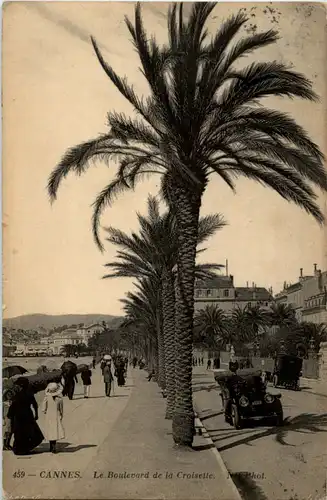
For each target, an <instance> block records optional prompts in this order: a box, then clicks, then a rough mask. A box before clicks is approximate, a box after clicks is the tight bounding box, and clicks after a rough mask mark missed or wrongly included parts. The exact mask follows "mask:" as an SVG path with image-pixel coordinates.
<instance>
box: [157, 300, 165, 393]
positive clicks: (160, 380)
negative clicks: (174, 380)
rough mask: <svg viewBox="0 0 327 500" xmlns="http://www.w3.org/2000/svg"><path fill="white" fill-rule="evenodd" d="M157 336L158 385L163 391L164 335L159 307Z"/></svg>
mask: <svg viewBox="0 0 327 500" xmlns="http://www.w3.org/2000/svg"><path fill="white" fill-rule="evenodd" d="M157 335H158V372H157V373H158V385H159V387H160V388H161V389H165V387H166V380H165V346H164V333H163V324H162V318H161V307H159V308H158V314H157Z"/></svg>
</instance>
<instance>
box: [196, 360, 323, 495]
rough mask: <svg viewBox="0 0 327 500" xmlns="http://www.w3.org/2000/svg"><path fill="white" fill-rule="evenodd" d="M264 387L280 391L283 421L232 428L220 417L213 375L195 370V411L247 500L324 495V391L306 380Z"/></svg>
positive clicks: (201, 369) (219, 405) (219, 404)
mask: <svg viewBox="0 0 327 500" xmlns="http://www.w3.org/2000/svg"><path fill="white" fill-rule="evenodd" d="M269 390H270V391H271V392H280V393H281V394H282V403H283V408H284V417H285V425H284V426H283V427H281V428H276V427H267V426H263V425H260V426H256V427H253V428H245V429H242V430H235V429H234V428H233V427H231V426H230V425H229V424H227V423H225V421H224V417H223V414H222V411H221V409H222V407H221V400H220V396H219V389H218V387H217V385H216V384H215V383H214V380H213V373H212V372H205V371H204V370H203V368H195V370H194V395H195V403H196V406H197V409H198V411H199V415H200V417H201V418H202V421H203V424H204V425H205V426H206V428H207V430H208V432H209V434H210V436H211V438H212V440H213V441H214V443H215V445H216V447H217V449H218V450H219V451H220V453H221V456H222V458H223V460H224V462H225V464H226V466H227V468H228V470H229V472H230V473H231V475H232V477H233V479H234V480H235V482H236V484H237V485H238V486H239V487H240V488H241V489H242V492H243V496H244V498H245V499H246V500H258V499H259V500H265V499H268V500H270V499H276V500H277V499H278V500H302V499H303V500H304V499H310V500H322V499H323V498H326V464H327V434H326V431H327V395H324V394H321V393H314V392H312V388H310V387H309V385H308V382H306V383H305V385H304V386H303V389H302V390H301V391H300V392H295V391H289V390H279V389H278V390H277V389H274V388H273V387H269ZM246 473H250V474H251V475H247V474H246Z"/></svg>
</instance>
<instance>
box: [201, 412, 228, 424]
mask: <svg viewBox="0 0 327 500" xmlns="http://www.w3.org/2000/svg"><path fill="white" fill-rule="evenodd" d="M223 414H224V412H223V410H220V411H216V412H214V413H209V414H208V415H202V413H201V414H200V415H199V417H200V420H201V421H202V422H203V420H207V419H208V418H214V417H218V416H219V415H223Z"/></svg>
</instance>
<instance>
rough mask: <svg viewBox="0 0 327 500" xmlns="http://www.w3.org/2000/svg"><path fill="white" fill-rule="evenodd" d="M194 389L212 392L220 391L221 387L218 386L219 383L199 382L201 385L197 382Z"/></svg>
mask: <svg viewBox="0 0 327 500" xmlns="http://www.w3.org/2000/svg"><path fill="white" fill-rule="evenodd" d="M192 390H193V392H200V391H207V392H211V391H218V390H219V387H218V386H217V384H204V383H202V384H200V383H199V386H197V385H196V384H193V386H192Z"/></svg>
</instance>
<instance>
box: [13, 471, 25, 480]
mask: <svg viewBox="0 0 327 500" xmlns="http://www.w3.org/2000/svg"><path fill="white" fill-rule="evenodd" d="M13 477H14V478H15V479H22V478H23V477H25V472H24V471H23V470H16V471H15V472H14V474H13Z"/></svg>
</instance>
